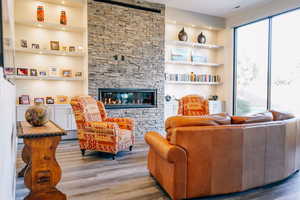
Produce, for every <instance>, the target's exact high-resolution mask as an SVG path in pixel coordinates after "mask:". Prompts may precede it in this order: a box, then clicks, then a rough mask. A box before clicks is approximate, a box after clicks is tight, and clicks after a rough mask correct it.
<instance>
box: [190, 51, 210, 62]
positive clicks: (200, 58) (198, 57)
mask: <svg viewBox="0 0 300 200" xmlns="http://www.w3.org/2000/svg"><path fill="white" fill-rule="evenodd" d="M192 62H194V63H207V56H205V55H203V54H201V53H199V52H192Z"/></svg>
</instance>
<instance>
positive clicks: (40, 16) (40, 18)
mask: <svg viewBox="0 0 300 200" xmlns="http://www.w3.org/2000/svg"><path fill="white" fill-rule="evenodd" d="M36 18H37V21H38V22H44V21H45V11H44V6H38V7H37V11H36Z"/></svg>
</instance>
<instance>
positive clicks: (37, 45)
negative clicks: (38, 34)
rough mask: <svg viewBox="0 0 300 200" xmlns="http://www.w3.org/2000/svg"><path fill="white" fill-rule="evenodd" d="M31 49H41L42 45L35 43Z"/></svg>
mask: <svg viewBox="0 0 300 200" xmlns="http://www.w3.org/2000/svg"><path fill="white" fill-rule="evenodd" d="M31 48H32V49H40V44H35V43H33V44H31Z"/></svg>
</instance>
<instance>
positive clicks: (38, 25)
mask: <svg viewBox="0 0 300 200" xmlns="http://www.w3.org/2000/svg"><path fill="white" fill-rule="evenodd" d="M15 23H16V24H18V25H23V26H29V27H36V28H44V29H49V30H58V31H68V32H84V30H85V28H83V27H77V26H70V25H61V24H55V23H49V22H37V21H19V20H18V21H16V22H15Z"/></svg>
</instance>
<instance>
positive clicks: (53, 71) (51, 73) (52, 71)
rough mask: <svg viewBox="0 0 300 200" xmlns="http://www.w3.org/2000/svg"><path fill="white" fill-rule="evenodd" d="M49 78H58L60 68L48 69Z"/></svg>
mask: <svg viewBox="0 0 300 200" xmlns="http://www.w3.org/2000/svg"><path fill="white" fill-rule="evenodd" d="M48 76H51V77H57V76H58V68H57V67H49V68H48Z"/></svg>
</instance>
